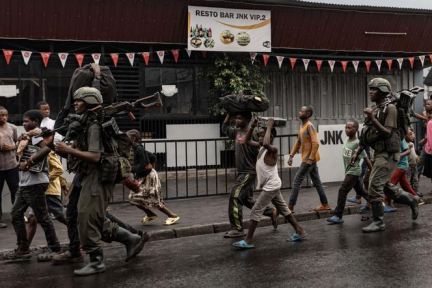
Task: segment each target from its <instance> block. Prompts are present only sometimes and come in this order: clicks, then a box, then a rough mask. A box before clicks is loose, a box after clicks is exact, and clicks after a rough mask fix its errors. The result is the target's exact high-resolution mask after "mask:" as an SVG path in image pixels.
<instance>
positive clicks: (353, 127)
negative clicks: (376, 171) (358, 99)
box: [327, 120, 372, 224]
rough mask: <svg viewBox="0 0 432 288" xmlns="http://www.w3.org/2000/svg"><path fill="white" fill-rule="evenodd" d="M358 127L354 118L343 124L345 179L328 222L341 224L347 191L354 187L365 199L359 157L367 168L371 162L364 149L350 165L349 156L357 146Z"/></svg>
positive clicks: (358, 142) (370, 167)
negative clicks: (344, 136) (344, 135)
mask: <svg viewBox="0 0 432 288" xmlns="http://www.w3.org/2000/svg"><path fill="white" fill-rule="evenodd" d="M358 129H359V123H358V122H357V121H355V120H350V121H348V122H347V123H346V125H345V134H346V135H347V136H348V139H346V140H345V143H344V147H343V162H344V167H345V179H344V181H343V182H342V185H341V187H340V189H339V193H338V200H337V206H336V209H335V211H334V214H333V216H332V217H330V218H328V219H327V221H328V222H330V224H341V223H343V222H344V221H343V220H342V216H343V211H344V209H345V201H346V198H347V195H348V193H349V192H350V191H351V189H353V188H354V190H355V191H356V193H357V195H360V196H361V197H363V198H365V199H367V192H366V191H365V190H364V189H363V184H362V181H361V180H360V175H361V173H362V167H361V165H360V159H364V161H365V162H366V164H367V166H368V168H369V169H371V170H372V163H371V162H370V160H369V158H368V157H367V155H366V151H365V150H363V152H362V153H361V154H360V156H359V157H358V159H357V160H356V161H355V162H354V165H351V163H350V162H351V157H352V155H353V154H354V151H355V150H356V149H357V148H358V146H359V144H360V141H359V140H358V139H357V132H358Z"/></svg>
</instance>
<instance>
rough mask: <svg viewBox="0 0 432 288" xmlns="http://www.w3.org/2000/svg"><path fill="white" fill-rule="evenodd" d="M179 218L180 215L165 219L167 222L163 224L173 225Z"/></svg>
mask: <svg viewBox="0 0 432 288" xmlns="http://www.w3.org/2000/svg"><path fill="white" fill-rule="evenodd" d="M179 219H180V217H170V218H168V219H167V220H166V221H165V223H164V224H163V225H165V226H169V225H172V224H174V223H176V222H177V221H178V220H179Z"/></svg>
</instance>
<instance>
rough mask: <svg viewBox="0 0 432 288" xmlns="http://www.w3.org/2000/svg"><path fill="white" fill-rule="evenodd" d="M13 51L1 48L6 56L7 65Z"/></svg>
mask: <svg viewBox="0 0 432 288" xmlns="http://www.w3.org/2000/svg"><path fill="white" fill-rule="evenodd" d="M13 52H14V50H6V49H3V53H4V56H5V58H6V63H7V65H9V62H10V59H11V58H12V54H13Z"/></svg>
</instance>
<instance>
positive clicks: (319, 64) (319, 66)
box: [315, 60, 323, 72]
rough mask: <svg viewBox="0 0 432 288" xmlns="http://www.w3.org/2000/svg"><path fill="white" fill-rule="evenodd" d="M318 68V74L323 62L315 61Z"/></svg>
mask: <svg viewBox="0 0 432 288" xmlns="http://www.w3.org/2000/svg"><path fill="white" fill-rule="evenodd" d="M315 62H316V64H317V67H318V72H319V71H320V70H321V65H322V62H323V61H322V60H315Z"/></svg>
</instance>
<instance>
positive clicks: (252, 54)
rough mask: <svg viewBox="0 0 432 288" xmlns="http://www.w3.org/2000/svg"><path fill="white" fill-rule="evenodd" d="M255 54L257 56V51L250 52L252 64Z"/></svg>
mask: <svg viewBox="0 0 432 288" xmlns="http://www.w3.org/2000/svg"><path fill="white" fill-rule="evenodd" d="M256 56H257V53H250V57H251V61H252V64H254V62H255V58H256Z"/></svg>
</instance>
